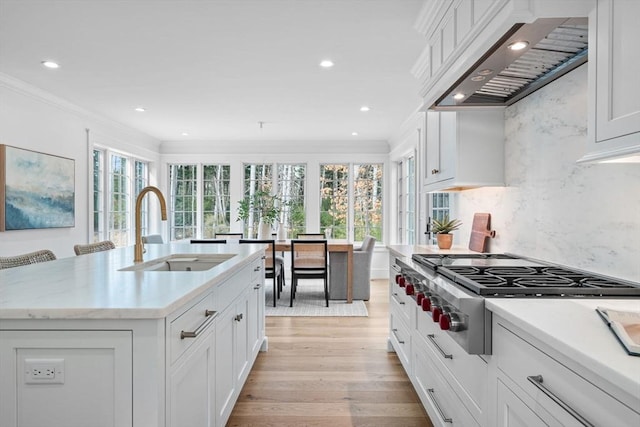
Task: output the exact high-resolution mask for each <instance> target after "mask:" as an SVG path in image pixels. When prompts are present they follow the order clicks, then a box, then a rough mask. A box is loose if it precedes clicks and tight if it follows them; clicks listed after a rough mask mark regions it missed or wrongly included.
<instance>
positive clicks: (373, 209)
mask: <svg viewBox="0 0 640 427" xmlns="http://www.w3.org/2000/svg"><path fill="white" fill-rule="evenodd" d="M382 169H383V168H382V164H361V165H359V164H356V165H353V174H354V177H353V201H354V203H353V213H354V215H353V216H354V220H353V238H354V240H355V241H358V242H360V241H362V240H364V237H365V236H366V235H371V236H373V237H375V238H376V240H378V241H381V240H382Z"/></svg>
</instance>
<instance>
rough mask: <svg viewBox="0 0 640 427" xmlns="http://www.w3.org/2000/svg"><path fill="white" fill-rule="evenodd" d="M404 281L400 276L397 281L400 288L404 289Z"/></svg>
mask: <svg viewBox="0 0 640 427" xmlns="http://www.w3.org/2000/svg"><path fill="white" fill-rule="evenodd" d="M405 281H406V279H405V278H404V276H400V278H399V279H398V285H400V287H401V288H404V284H405Z"/></svg>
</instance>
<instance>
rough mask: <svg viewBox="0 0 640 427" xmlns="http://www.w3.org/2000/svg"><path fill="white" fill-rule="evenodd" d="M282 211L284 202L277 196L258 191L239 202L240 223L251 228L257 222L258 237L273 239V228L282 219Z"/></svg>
mask: <svg viewBox="0 0 640 427" xmlns="http://www.w3.org/2000/svg"><path fill="white" fill-rule="evenodd" d="M281 210H282V201H281V200H280V198H279V197H278V196H277V195H275V194H271V193H269V192H268V191H265V190H258V191H256V192H255V193H253V194H251V195H247V196H246V197H245V198H244V199H242V200H240V202H238V221H243V222H244V223H245V224H247V226H249V228H252V227H253V226H254V225H255V223H256V222H257V223H258V224H259V225H258V227H257V229H258V237H260V238H265V239H267V238H271V228H272V226H273V223H275V222H277V221H278V220H279V219H280V212H281Z"/></svg>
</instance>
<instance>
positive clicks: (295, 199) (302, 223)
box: [278, 164, 307, 236]
mask: <svg viewBox="0 0 640 427" xmlns="http://www.w3.org/2000/svg"><path fill="white" fill-rule="evenodd" d="M306 169H307V168H306V165H303V164H295V165H290V164H279V165H278V196H279V197H280V200H281V201H282V214H281V221H282V223H283V224H284V226H285V227H286V229H287V230H288V233H287V235H288V236H297V235H298V234H299V233H304V232H305V231H306V223H307V216H306V213H305V208H304V200H305V198H304V189H305V182H306V178H305V174H306Z"/></svg>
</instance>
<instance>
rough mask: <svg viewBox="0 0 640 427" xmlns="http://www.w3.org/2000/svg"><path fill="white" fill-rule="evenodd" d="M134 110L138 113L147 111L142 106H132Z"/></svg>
mask: <svg viewBox="0 0 640 427" xmlns="http://www.w3.org/2000/svg"><path fill="white" fill-rule="evenodd" d="M134 110H136V111H137V112H138V113H144V112H145V111H147V110H145V109H144V108H142V107H136V108H134Z"/></svg>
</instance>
